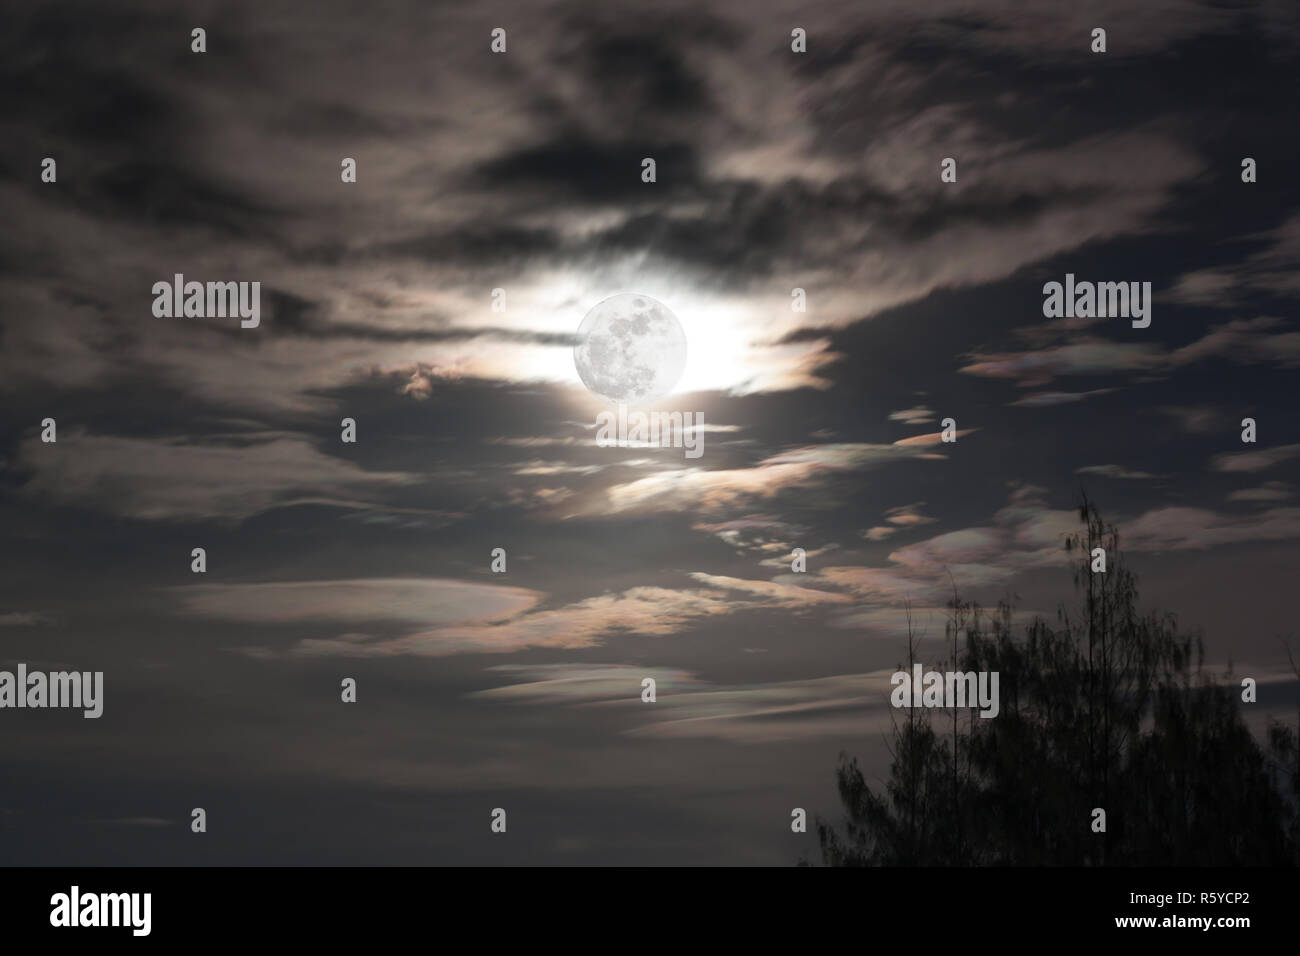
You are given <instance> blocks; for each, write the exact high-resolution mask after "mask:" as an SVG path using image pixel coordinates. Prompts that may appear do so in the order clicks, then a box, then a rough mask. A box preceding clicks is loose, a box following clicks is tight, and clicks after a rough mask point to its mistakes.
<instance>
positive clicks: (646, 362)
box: [573, 292, 686, 405]
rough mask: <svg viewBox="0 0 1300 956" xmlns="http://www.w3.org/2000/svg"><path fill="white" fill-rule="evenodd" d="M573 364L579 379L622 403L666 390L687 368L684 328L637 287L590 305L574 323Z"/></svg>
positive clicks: (663, 393)
mask: <svg viewBox="0 0 1300 956" xmlns="http://www.w3.org/2000/svg"><path fill="white" fill-rule="evenodd" d="M573 364H574V365H575V366H576V367H577V369H578V376H579V378H581V379H582V384H583V385H586V386H587V388H588V389H590V390H591V391H593V392H595V393H596V394H597V395H600V396H602V397H604V398H607V399H609V400H610V401H613V402H618V403H619V404H623V405H648V404H650V403H652V402H656V401H658V400H659V399H661V398H664V397H665V396H667V395H669V394H670V393H671V392H672V390H673V388H674V387H675V386H676V385H677V382H678V380H679V379H681V377H682V371H683V370H684V369H685V368H686V333H685V332H683V331H682V324H681V323H680V322H679V321H677V316H675V315H673V313H672V310H670V309H669V308H668V306H666V305H664V304H663V303H662V302H660V301H659V300H658V299H654V298H651V297H650V296H648V295H643V294H641V293H639V292H620V293H619V294H618V295H612V296H610V297H609V298H608V299H602V300H601V301H600V302H597V303H596V304H595V305H594V306H592V308H591V311H589V312H588V313H587V314H586V316H585V317H584V318H583V320H582V324H581V325H579V326H578V344H577V345H575V346H574V348H573Z"/></svg>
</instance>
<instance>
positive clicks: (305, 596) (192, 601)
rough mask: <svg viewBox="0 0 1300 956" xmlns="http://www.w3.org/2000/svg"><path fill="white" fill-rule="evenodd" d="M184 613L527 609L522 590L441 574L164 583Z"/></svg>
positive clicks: (333, 615)
mask: <svg viewBox="0 0 1300 956" xmlns="http://www.w3.org/2000/svg"><path fill="white" fill-rule="evenodd" d="M168 593H169V594H171V595H173V596H174V597H175V598H176V600H177V601H178V602H179V608H180V610H181V612H182V613H185V614H192V615H195V616H198V617H208V618H216V619H219V620H227V621H242V622H245V623H250V624H293V623H299V622H304V621H307V622H311V621H317V622H330V623H337V624H356V623H365V622H379V621H395V622H399V623H403V624H416V625H421V626H430V625H434V624H463V623H468V622H475V623H478V622H491V621H499V620H504V619H507V618H511V617H515V616H516V615H518V614H522V613H524V612H526V611H529V610H531V609H532V608H533V607H535V606H536V605H537V603H538V602H539V601H541V600H542V598H543V597H544V595H543V594H541V593H539V592H537V591H531V590H528V589H527V588H520V587H507V586H504V585H498V584H478V583H474V582H470V581H458V580H454V579H446V578H349V579H340V580H327V581H274V582H268V583H264V584H194V585H187V586H184V587H175V588H169V589H168Z"/></svg>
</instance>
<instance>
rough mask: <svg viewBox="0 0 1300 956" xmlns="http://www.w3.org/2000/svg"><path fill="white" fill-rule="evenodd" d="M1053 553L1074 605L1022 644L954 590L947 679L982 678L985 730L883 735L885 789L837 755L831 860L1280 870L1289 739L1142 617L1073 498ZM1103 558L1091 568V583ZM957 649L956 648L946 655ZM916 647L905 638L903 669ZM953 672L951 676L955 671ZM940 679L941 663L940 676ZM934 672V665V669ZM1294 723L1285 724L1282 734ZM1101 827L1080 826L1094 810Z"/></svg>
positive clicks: (927, 729)
mask: <svg viewBox="0 0 1300 956" xmlns="http://www.w3.org/2000/svg"><path fill="white" fill-rule="evenodd" d="M1079 518H1080V529H1079V531H1078V532H1077V533H1075V534H1073V535H1071V536H1070V537H1069V538H1067V540H1066V542H1065V548H1066V551H1067V554H1069V555H1070V556H1071V558H1072V559H1074V558H1077V563H1076V564H1075V565H1074V584H1075V589H1076V593H1077V594H1078V598H1079V600H1078V605H1077V607H1075V608H1071V609H1067V608H1066V607H1065V606H1062V607H1061V609H1060V610H1059V611H1058V613H1057V619H1056V622H1055V624H1051V623H1049V622H1047V621H1044V620H1042V619H1037V620H1035V621H1033V622H1032V623H1031V624H1029V625H1028V626H1027V627H1026V628H1024V629H1023V632H1022V633H1021V634H1020V635H1017V634H1016V633H1015V629H1014V627H1013V617H1012V608H1011V606H1010V604H1009V603H1008V602H1003V603H1002V604H1000V605H999V607H998V609H997V611H996V613H994V614H992V615H987V614H985V613H984V612H982V610H981V609H980V608H979V607H978V606H977V605H974V604H971V603H968V602H963V601H962V600H961V599H960V598H959V596H958V595H956V593H954V596H953V600H952V601H951V602H950V604H949V609H950V617H949V622H948V627H947V631H946V634H945V636H946V637H947V638H948V639H949V641H950V652H951V655H952V656H951V661H950V662H949V663H952V664H953V667H952V669H954V670H962V671H985V672H987V671H997V672H998V674H999V680H1000V712H999V714H998V716H997V717H996V718H994V719H990V720H985V719H982V718H979V717H975V716H973V712H972V711H969V710H967V711H965V712H964V713H958V712H957V711H956V710H950V711H949V713H948V720H947V721H946V724H947V728H948V731H949V732H948V733H947V734H943V735H941V734H939V733H937V732H936V731H935V729H934V727H933V726H932V717H931V715H930V711H929V710H928V709H926V708H911V709H910V711H909V713H908V716H907V718H906V719H905V720H904V721H902V722H897V721H896V723H895V728H894V740H893V745H892V747H891V753H892V755H893V762H892V765H891V771H890V777H889V780H888V781H887V782H886V784H885V786H884V789H883V792H881V793H877V792H876V791H874V790H872V789H871V788H870V787H869V786H868V785H867V783H866V781H865V780H864V778H863V776H862V773H861V770H860V769H859V767H858V764H857V762H856V760H854V759H852V758H849V757H848V756H845V755H842V756H841V762H840V766H839V768H838V770H837V783H838V788H839V793H840V797H841V800H842V803H843V805H844V809H845V814H846V819H845V821H844V824H843V826H844V829H843V831H842V832H841V831H840V830H838V829H837V828H836V827H835V826H833V825H831V824H830V823H828V822H826V821H823V820H818V834H819V838H820V841H821V848H822V855H823V859H824V861H825V862H826V863H828V864H830V865H837V866H844V865H867V866H871V865H877V866H890V865H968V864H983V865H1001V864H1010V865H1062V864H1063V865H1162V864H1170V865H1179V864H1188V865H1199V864H1218V865H1225V864H1278V863H1286V862H1293V861H1294V859H1295V857H1296V854H1297V846H1298V845H1300V823H1298V822H1297V813H1296V806H1297V804H1300V747H1298V746H1297V739H1298V738H1300V734H1298V733H1292V732H1291V730H1290V729H1289V728H1287V727H1285V726H1283V725H1281V724H1274V725H1273V726H1272V727H1271V728H1270V734H1269V735H1270V747H1269V748H1268V751H1266V750H1265V749H1264V748H1263V747H1261V745H1260V744H1259V742H1258V741H1257V740H1256V739H1255V737H1254V736H1253V735H1252V734H1251V732H1250V730H1249V728H1248V727H1247V725H1246V723H1245V720H1244V719H1243V717H1242V713H1241V708H1240V698H1239V696H1238V690H1239V688H1236V687H1235V686H1233V685H1231V684H1227V685H1225V684H1224V683H1222V682H1221V681H1216V680H1214V679H1213V678H1212V677H1211V676H1210V675H1209V674H1207V673H1206V672H1205V670H1204V650H1203V647H1202V644H1201V641H1200V639H1199V638H1194V637H1191V636H1188V635H1184V634H1183V633H1181V632H1180V630H1179V628H1178V622H1177V620H1176V619H1175V617H1174V616H1173V615H1172V614H1156V613H1143V612H1142V611H1141V610H1140V608H1139V601H1138V588H1137V579H1136V578H1135V576H1134V575H1133V573H1132V572H1131V571H1130V570H1129V569H1128V567H1127V566H1126V564H1125V561H1124V557H1123V555H1122V553H1121V551H1120V547H1119V533H1118V531H1117V530H1116V529H1115V528H1114V527H1113V526H1111V525H1108V524H1106V523H1105V521H1104V520H1103V519H1102V517H1101V515H1100V514H1099V513H1098V512H1097V510H1096V508H1095V507H1094V506H1093V505H1092V504H1091V503H1090V502H1089V501H1088V500H1087V499H1086V497H1085V498H1084V500H1083V503H1082V505H1081V507H1080V510H1079ZM1097 548H1102V549H1104V550H1105V560H1106V570H1105V572H1100V571H1093V569H1092V565H1093V561H1094V551H1095V549H1097ZM959 645H960V646H959ZM915 653H916V647H915V642H914V640H913V635H912V632H911V628H910V626H909V634H908V658H909V662H908V669H909V671H910V669H911V663H912V661H914V659H915ZM957 662H959V663H957ZM939 667H942V665H939ZM935 669H938V668H935ZM1298 727H1300V722H1298ZM1097 807H1100V808H1103V809H1104V810H1105V811H1106V823H1107V826H1106V830H1105V832H1103V833H1097V832H1094V831H1093V829H1092V825H1091V824H1092V811H1093V809H1094V808H1097Z"/></svg>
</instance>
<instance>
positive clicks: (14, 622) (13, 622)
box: [0, 611, 54, 627]
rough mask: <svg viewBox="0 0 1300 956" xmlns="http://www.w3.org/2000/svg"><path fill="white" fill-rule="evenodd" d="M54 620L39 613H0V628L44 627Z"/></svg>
mask: <svg viewBox="0 0 1300 956" xmlns="http://www.w3.org/2000/svg"><path fill="white" fill-rule="evenodd" d="M53 623H54V619H53V618H52V617H50V616H49V615H48V614H43V613H41V612H40V611H9V612H6V613H0V627H45V626H49V625H51V624H53Z"/></svg>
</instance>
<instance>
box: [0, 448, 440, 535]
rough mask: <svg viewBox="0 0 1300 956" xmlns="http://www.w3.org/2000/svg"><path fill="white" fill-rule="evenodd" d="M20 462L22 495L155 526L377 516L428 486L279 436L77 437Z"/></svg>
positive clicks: (31, 452) (25, 451) (27, 453)
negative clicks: (322, 510)
mask: <svg viewBox="0 0 1300 956" xmlns="http://www.w3.org/2000/svg"><path fill="white" fill-rule="evenodd" d="M19 460H20V461H21V463H22V465H23V467H24V468H25V469H27V470H29V471H30V472H31V477H30V478H29V479H28V480H27V482H26V483H25V484H24V485H23V488H22V491H23V493H24V494H25V495H29V496H32V497H36V498H40V499H44V500H48V501H53V502H56V503H58V504H61V505H70V506H73V507H81V508H88V509H92V510H97V511H103V512H106V513H109V514H116V515H122V516H125V517H129V518H138V519H143V520H151V521H168V520H171V521H180V520H218V521H240V520H243V519H245V518H249V517H251V516H253V515H256V514H260V513H261V512H264V511H268V510H270V509H272V508H275V507H283V506H285V505H291V504H303V503H325V504H331V505H335V506H338V507H343V508H353V509H368V508H375V507H378V501H379V500H380V499H381V492H383V491H389V490H392V489H394V488H398V487H401V486H405V485H411V484H416V483H419V482H420V481H422V480H423V479H422V478H421V477H419V476H417V475H411V474H405V473H400V472H378V471H367V470H366V469H364V468H361V467H359V466H357V465H355V464H353V463H352V462H349V461H346V460H344V459H340V458H334V457H331V456H329V455H326V454H323V453H322V452H320V451H319V450H317V449H316V447H315V446H314V445H312V444H310V443H309V442H307V441H306V440H305V439H302V438H298V437H287V436H282V435H277V436H273V437H259V436H257V435H250V436H248V437H246V438H244V439H242V440H240V441H238V442H228V443H222V444H218V443H214V442H200V441H193V440H188V439H182V438H161V439H153V438H133V437H125V436H118V435H94V434H90V433H87V432H86V431H84V430H79V431H73V432H69V433H68V434H67V435H64V436H61V437H60V439H59V442H58V444H57V445H54V444H49V445H47V444H44V443H42V442H41V441H40V440H39V439H36V438H31V439H28V440H27V441H25V442H24V443H23V444H22V446H21V449H20V454H19ZM430 514H433V512H430Z"/></svg>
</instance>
